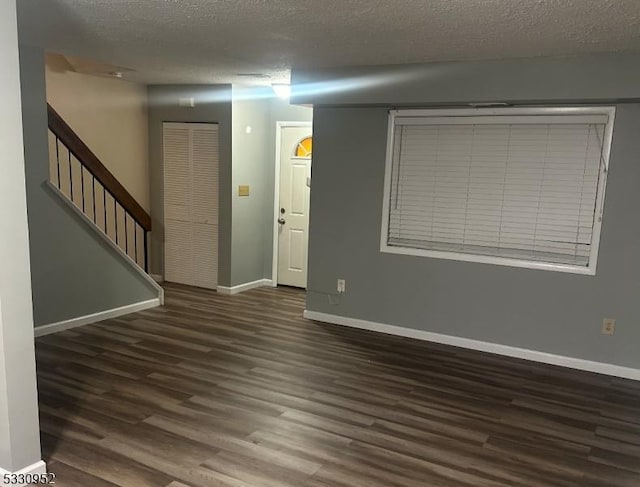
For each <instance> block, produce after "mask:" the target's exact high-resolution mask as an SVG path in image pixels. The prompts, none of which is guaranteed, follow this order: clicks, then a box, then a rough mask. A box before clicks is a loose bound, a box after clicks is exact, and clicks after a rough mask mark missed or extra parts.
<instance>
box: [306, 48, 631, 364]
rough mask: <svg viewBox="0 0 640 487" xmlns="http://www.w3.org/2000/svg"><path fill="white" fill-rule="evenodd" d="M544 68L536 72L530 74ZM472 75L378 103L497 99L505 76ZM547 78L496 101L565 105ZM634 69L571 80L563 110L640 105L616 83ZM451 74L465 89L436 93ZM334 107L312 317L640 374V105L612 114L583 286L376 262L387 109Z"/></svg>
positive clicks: (558, 83)
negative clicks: (593, 245) (593, 251)
mask: <svg viewBox="0 0 640 487" xmlns="http://www.w3.org/2000/svg"><path fill="white" fill-rule="evenodd" d="M613 60H614V61H615V60H619V57H614V58H613ZM518 63H524V62H522V61H518ZM543 65H545V62H543V61H540V60H535V61H534V62H533V65H532V66H534V67H537V68H540V66H543ZM473 66H476V67H477V63H470V64H469V65H467V66H463V65H462V64H460V65H456V66H450V68H451V69H452V71H450V72H449V71H447V70H445V71H446V72H443V71H442V70H440V75H441V76H440V77H433V78H429V77H427V78H421V79H420V80H419V81H420V82H418V81H412V86H413V88H412V90H413V91H412V93H411V94H410V95H408V94H407V93H406V92H405V91H403V89H398V90H394V89H393V87H388V88H387V89H385V90H384V93H382V94H380V93H379V94H380V99H379V100H378V101H380V100H382V101H384V103H389V102H393V100H401V101H406V100H408V99H411V100H412V101H413V102H414V103H415V104H416V105H418V106H429V105H437V104H438V103H440V102H442V101H444V100H448V101H449V102H451V103H452V104H462V103H465V102H468V101H476V100H480V99H491V98H494V99H502V96H501V94H500V93H502V92H497V91H496V90H495V83H498V84H499V81H496V80H497V79H499V78H501V76H502V74H503V72H502V71H501V70H498V71H493V70H491V69H490V67H491V66H494V67H495V63H489V64H488V65H482V66H483V67H482V69H480V70H479V71H475V70H474V69H473ZM522 66H523V67H524V66H526V64H522ZM546 66H547V68H548V69H547V71H544V70H543V72H542V73H537V74H536V77H537V78H536V79H537V80H538V82H539V83H538V85H536V86H532V85H527V86H526V88H527V89H528V92H526V90H525V88H524V87H522V86H518V87H514V86H510V85H509V86H506V87H504V89H505V92H507V91H509V90H510V93H512V94H513V96H516V95H517V98H518V99H522V100H525V99H526V100H530V101H540V100H542V99H547V98H554V96H555V95H554V94H555V93H556V91H557V92H558V93H563V94H564V95H565V96H568V93H569V91H567V90H565V88H564V85H565V84H566V83H569V79H568V78H566V76H569V75H568V73H567V70H566V69H564V68H563V69H561V72H562V76H559V75H558V73H557V72H556V71H555V68H554V67H553V66H554V63H553V62H550V64H547V65H546ZM634 66H635V67H633V68H631V67H627V66H621V65H619V64H617V63H614V62H613V61H611V60H610V61H609V62H604V63H603V65H602V69H603V70H606V69H614V68H616V67H617V68H619V69H618V71H613V72H611V71H610V72H608V74H607V80H608V82H607V83H604V82H602V77H600V78H599V80H600V82H601V83H600V84H598V83H595V82H593V80H590V81H585V84H584V86H583V85H581V76H582V74H583V73H584V69H583V70H580V69H577V70H576V71H575V73H574V74H575V76H574V77H571V84H572V85H573V86H574V87H576V88H575V93H580V95H581V96H582V98H583V100H578V99H576V98H575V97H568V98H567V99H566V100H565V102H566V103H578V102H580V101H583V102H584V99H588V100H589V101H591V102H593V101H596V100H604V99H606V98H610V97H613V98H618V96H615V95H616V94H619V97H625V98H626V97H629V96H631V95H633V94H634V93H636V95H640V93H637V92H640V80H637V79H635V78H633V79H634V82H635V87H632V86H630V85H629V78H625V77H624V76H623V75H624V74H625V73H626V74H629V73H630V72H631V71H635V70H636V69H637V66H638V64H636V65H634ZM454 68H455V69H454ZM403 69H404V68H403ZM545 69H546V68H545ZM424 70H425V72H426V71H428V70H429V68H428V67H425V68H424ZM456 71H462V72H464V73H465V79H464V80H456V85H455V89H454V88H451V87H449V86H447V85H446V83H445V84H443V82H442V80H443V79H449V80H452V79H454V76H453V73H455V72H456ZM526 72H528V73H530V74H532V73H533V72H534V70H533V68H532V69H527V70H526ZM474 73H475V74H477V76H475V74H474ZM512 74H513V73H512ZM565 75H566V76H565ZM294 77H295V76H294ZM543 79H546V80H547V81H546V82H542V80H543ZM476 81H478V82H476ZM585 86H586V87H585ZM632 88H633V89H632ZM366 91H367V90H366V89H365V92H366ZM394 92H395V95H394ZM516 92H518V93H516ZM369 94H371V93H369ZM341 96H342V98H341V101H345V103H346V102H347V101H349V102H351V103H350V104H352V106H321V107H319V106H316V108H315V109H314V157H313V159H314V161H313V164H314V165H313V189H312V191H311V222H310V225H311V226H310V244H309V292H308V295H307V308H308V309H309V310H313V311H319V312H325V313H330V314H334V315H339V316H346V317H353V318H360V319H365V320H370V321H376V322H381V323H388V324H393V325H398V326H404V327H408V328H414V329H419V330H426V331H431V332H436V333H442V334H446V335H453V336H460V337H465V338H471V339H476V340H481V341H486V342H493V343H499V344H505V345H511V346H516V347H522V348H526V349H532V350H539V351H544V352H549V353H555V354H560V355H566V356H572V357H578V358H583V359H588V360H595V361H600V362H605V363H611V364H617V365H623V366H629V367H635V368H638V367H640V353H638V343H640V299H639V298H638V296H640V252H639V251H638V242H640V218H639V217H638V216H639V215H640V191H638V189H637V188H638V181H640V161H639V160H638V159H639V158H640V137H638V134H639V133H640V105H638V104H635V103H627V104H618V106H617V110H618V111H617V113H616V121H615V127H614V135H613V145H612V152H611V161H610V162H611V170H610V173H609V178H608V185H607V195H606V201H605V213H604V219H603V226H602V236H601V243H600V254H599V259H598V270H597V275H596V276H582V275H575V274H566V273H560V272H550V271H540V270H529V269H522V268H512V267H503V266H495V265H490V264H479V263H468V262H455V261H450V260H440V259H432V258H422V257H413V256H402V255H392V254H383V253H381V252H380V251H379V240H380V226H381V220H382V217H381V214H382V194H383V178H384V165H385V149H386V138H387V122H388V114H387V111H388V108H389V106H369V105H368V103H369V102H372V101H375V99H370V98H368V96H369V95H368V94H367V93H364V94H362V95H357V96H358V97H359V96H361V97H362V98H361V100H363V101H366V102H367V104H363V105H359V104H358V103H356V102H357V100H358V99H360V98H357V97H356V96H355V95H354V97H348V96H347V95H346V94H345V93H343V94H342V95H341ZM394 97H395V98H394ZM311 98H313V96H311ZM336 100H337V99H336ZM417 100H422V102H421V103H416V102H417ZM399 103H400V102H398V104H399ZM393 104H394V105H395V104H396V103H393ZM376 105H377V104H376ZM337 278H344V279H346V280H347V293H346V294H345V295H344V296H343V297H342V298H341V299H340V300H339V304H337V305H331V304H329V303H328V300H327V297H326V294H327V293H334V292H335V287H336V279H337ZM604 317H611V318H616V319H617V320H618V321H617V327H616V334H615V335H614V336H612V337H608V336H603V335H601V333H600V328H601V324H602V319H603V318H604Z"/></svg>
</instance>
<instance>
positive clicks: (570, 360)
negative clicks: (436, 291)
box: [304, 310, 640, 380]
mask: <svg viewBox="0 0 640 487" xmlns="http://www.w3.org/2000/svg"><path fill="white" fill-rule="evenodd" d="M304 317H305V318H307V319H309V320H315V321H323V322H325V323H332V324H335V325H342V326H349V327H352V328H360V329H363V330H370V331H377V332H380V333H387V334H389V335H398V336H403V337H409V338H416V339H418V340H425V341H428V342H436V343H443V344H445V345H452V346H454V347H461V348H468V349H471V350H478V351H481V352H489V353H495V354H497V355H506V356H507V357H515V358H520V359H524V360H531V361H533V362H542V363H545V364H552V365H559V366H561V367H568V368H570V369H579V370H586V371H588V372H597V373H599V374H605V375H612V376H615V377H623V378H626V379H634V380H640V369H632V368H630V367H623V366H621V365H613V364H607V363H604V362H594V361H591V360H584V359H580V358H575V357H566V356H564V355H556V354H553V353H547V352H540V351H537V350H529V349H526V348H518V347H512V346H509V345H501V344H499V343H491V342H483V341H480V340H473V339H471V338H462V337H457V336H451V335H442V334H440V333H433V332H430V331H424V330H416V329H413V328H405V327H402V326H396V325H387V324H384V323H376V322H374V321H367V320H360V319H357V318H348V317H346V316H338V315H332V314H328V313H320V312H318V311H308V310H305V311H304Z"/></svg>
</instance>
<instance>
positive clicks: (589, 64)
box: [291, 53, 640, 106]
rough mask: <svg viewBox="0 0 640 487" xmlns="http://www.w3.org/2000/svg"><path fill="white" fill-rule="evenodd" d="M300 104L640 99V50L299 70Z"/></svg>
mask: <svg viewBox="0 0 640 487" xmlns="http://www.w3.org/2000/svg"><path fill="white" fill-rule="evenodd" d="M291 78H292V80H293V83H294V88H293V93H294V97H293V101H294V102H296V103H312V104H315V105H319V104H325V105H326V104H332V105H345V104H358V105H362V104H366V105H383V104H393V105H417V106H422V105H424V104H427V103H428V104H432V105H434V104H444V105H457V104H461V103H469V102H490V101H504V102H518V103H524V102H537V103H541V102H565V101H567V100H593V101H595V100H614V99H615V100H619V101H623V100H631V99H637V98H639V97H640V54H638V53H632V54H596V55H591V56H574V57H559V58H535V59H510V60H502V61H479V62H449V63H431V64H423V65H418V64H415V65H396V66H369V67H366V66H365V67H354V68H334V69H316V70H294V71H293V73H292V75H291Z"/></svg>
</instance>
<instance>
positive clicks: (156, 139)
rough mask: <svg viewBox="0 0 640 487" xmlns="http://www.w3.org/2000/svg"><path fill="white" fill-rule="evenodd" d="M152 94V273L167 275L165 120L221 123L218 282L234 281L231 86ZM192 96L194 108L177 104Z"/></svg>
mask: <svg viewBox="0 0 640 487" xmlns="http://www.w3.org/2000/svg"><path fill="white" fill-rule="evenodd" d="M148 94H149V111H148V113H149V177H150V196H151V218H152V225H153V229H152V232H151V236H152V238H151V258H150V263H151V272H152V273H154V274H160V275H163V274H164V205H163V191H164V188H163V186H164V185H163V164H162V123H163V122H206V123H218V124H219V125H220V126H219V130H220V132H219V137H220V140H219V144H220V172H219V182H220V187H219V221H218V223H219V231H218V239H219V241H218V284H219V285H222V286H229V285H230V283H231V234H232V230H231V214H232V208H231V137H232V127H231V85H153V86H149V88H148ZM182 97H193V98H194V99H195V107H193V108H187V107H180V106H178V101H179V99H180V98H182Z"/></svg>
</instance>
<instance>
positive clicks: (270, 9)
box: [18, 0, 640, 84]
mask: <svg viewBox="0 0 640 487" xmlns="http://www.w3.org/2000/svg"><path fill="white" fill-rule="evenodd" d="M18 11H19V12H18V13H19V20H20V33H21V40H22V41H23V42H27V43H29V44H36V45H40V46H42V47H45V48H47V49H49V50H51V51H55V52H60V53H63V54H68V55H75V56H80V57H84V58H88V59H93V60H95V61H98V62H103V63H111V64H116V65H119V66H126V67H128V68H133V69H135V70H136V72H134V73H127V77H128V78H130V79H133V80H135V81H142V82H150V83H175V82H177V83H180V82H186V83H215V82H238V81H247V79H246V78H239V77H237V76H236V74H237V73H250V72H259V73H266V74H269V75H271V78H270V79H268V80H258V82H262V83H263V84H264V83H271V82H279V81H287V80H288V75H289V70H290V68H291V67H292V66H300V67H328V66H347V65H370V64H398V63H415V62H429V61H445V60H468V59H499V58H513V57H533V56H554V55H568V54H582V53H591V52H606V51H629V50H631V51H640V0H18Z"/></svg>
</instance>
